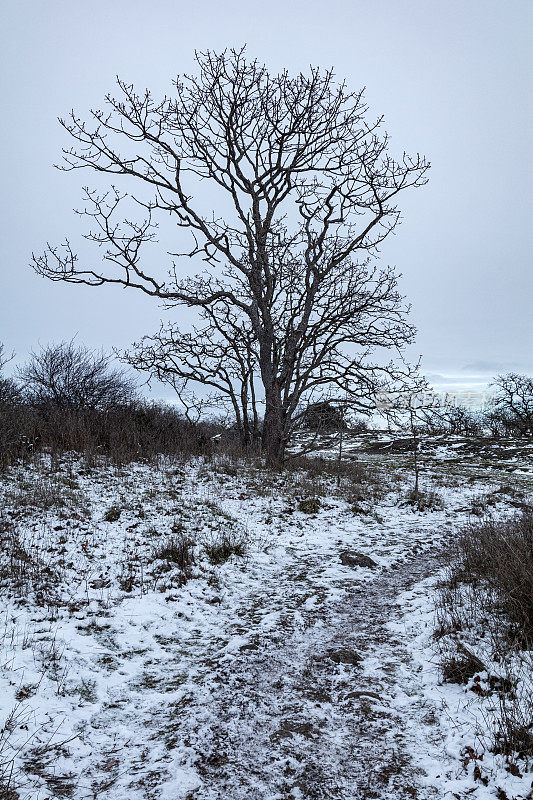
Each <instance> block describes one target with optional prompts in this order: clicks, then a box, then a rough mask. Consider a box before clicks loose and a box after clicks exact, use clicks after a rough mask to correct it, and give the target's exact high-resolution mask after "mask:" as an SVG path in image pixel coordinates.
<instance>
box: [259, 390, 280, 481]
mask: <svg viewBox="0 0 533 800" xmlns="http://www.w3.org/2000/svg"><path fill="white" fill-rule="evenodd" d="M265 399H266V407H265V419H264V422H263V435H262V446H263V453H264V454H265V457H266V462H267V464H268V466H270V467H274V468H279V467H280V466H281V464H282V463H283V457H284V455H285V437H284V433H283V429H284V425H283V409H282V403H281V389H280V387H279V386H278V385H277V384H274V386H272V387H271V388H270V390H269V391H268V393H267V395H266V398H265Z"/></svg>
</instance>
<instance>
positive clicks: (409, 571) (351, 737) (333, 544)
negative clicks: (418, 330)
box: [0, 456, 531, 800]
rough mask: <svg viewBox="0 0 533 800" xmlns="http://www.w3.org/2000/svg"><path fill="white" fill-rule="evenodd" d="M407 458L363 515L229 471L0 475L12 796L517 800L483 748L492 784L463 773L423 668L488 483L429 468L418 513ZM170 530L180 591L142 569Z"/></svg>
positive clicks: (435, 686) (435, 676)
mask: <svg viewBox="0 0 533 800" xmlns="http://www.w3.org/2000/svg"><path fill="white" fill-rule="evenodd" d="M370 458H371V457H370V456H368V458H367V459H366V460H369V459H370ZM375 458H376V462H377V463H378V464H379V463H382V462H381V457H380V456H376V457H375ZM407 466H408V465H407V463H404V464H403V465H402V464H400V465H397V474H396V473H395V474H394V475H393V474H392V472H391V467H390V465H388V466H387V468H386V470H384V471H383V472H380V473H379V474H378V475H377V476H376V478H375V479H374V482H373V484H372V486H370V487H366V488H365V490H364V493H365V497H366V495H368V496H371V502H368V500H367V499H363V500H361V489H359V494H358V495H357V497H356V498H354V496H353V494H352V493H351V492H350V491H349V490H348V489H347V488H346V487H342V486H341V487H339V488H337V487H336V485H335V483H334V482H331V483H328V482H327V481H325V480H324V479H321V478H316V479H310V478H308V477H305V476H302V475H298V474H294V475H292V476H289V477H283V476H280V477H275V476H272V475H269V474H268V473H267V472H265V471H264V470H260V469H257V468H253V467H246V468H245V467H239V466H238V465H234V464H232V463H229V462H228V463H226V462H224V461H219V462H215V463H214V464H212V465H209V464H204V463H203V462H194V463H185V464H170V463H162V464H161V465H160V466H159V467H157V468H156V467H150V466H147V465H139V464H137V465H131V466H128V467H124V468H121V469H112V468H110V467H104V466H96V467H93V468H91V469H89V470H88V469H87V468H86V467H85V466H84V465H83V464H81V463H78V462H77V461H76V460H75V459H71V460H65V461H63V462H62V463H61V464H60V465H55V467H54V469H53V470H51V471H50V470H48V474H47V468H46V465H42V464H41V465H31V466H28V467H20V468H17V469H14V470H12V471H11V472H10V473H9V475H8V476H6V477H5V479H4V480H3V482H2V489H1V492H2V495H1V497H0V502H2V511H1V515H0V532H1V534H2V536H3V552H2V558H3V561H2V571H1V576H2V585H3V590H2V607H3V610H2V618H1V620H0V622H1V628H0V635H1V647H0V659H1V660H0V667H1V670H0V697H1V700H0V704H1V713H2V714H3V719H4V720H6V721H7V722H6V724H5V725H4V729H3V733H2V739H1V741H0V763H2V762H3V763H4V764H5V765H6V769H7V770H8V773H7V774H5V775H4V784H5V783H6V781H7V780H8V774H9V770H11V764H13V772H12V779H11V783H10V784H9V785H10V787H12V793H11V795H10V794H8V793H7V792H6V793H5V797H6V798H7V800H16V798H17V797H20V798H31V800H45V799H46V798H52V797H71V798H74V800H81V798H103V799H104V800H141V799H144V800H150V799H151V798H154V800H155V798H161V800H223V799H224V800H225V799H226V798H232V799H233V798H234V799H235V800H240V798H253V799H254V800H255V798H257V800H289V798H291V799H294V800H296V799H297V798H302V799H303V798H309V800H313V799H314V798H317V800H318V798H324V799H325V798H338V800H363V799H364V798H376V799H380V800H385V799H386V798H395V799H398V800H403V799H404V798H420V800H425V798H428V799H429V798H448V797H449V798H454V797H458V798H466V797H470V796H473V797H474V798H476V800H477V799H480V800H485V799H486V798H495V797H499V798H500V800H505V797H507V798H508V800H518V798H525V797H529V796H530V795H528V792H529V790H530V788H531V782H530V778H531V776H529V779H528V777H527V776H526V775H522V776H521V777H518V776H512V775H510V774H509V773H508V772H506V771H505V770H504V765H503V762H502V763H500V762H499V761H498V759H497V758H495V757H490V756H489V754H487V755H486V757H485V767H486V769H485V771H486V775H487V776H488V777H487V785H486V786H485V785H484V784H482V783H480V782H479V781H476V780H475V779H474V777H473V767H474V761H473V760H472V763H471V764H470V763H468V764H466V766H465V756H464V753H465V750H464V748H465V747H467V746H471V747H473V748H474V750H476V754H478V751H479V743H478V742H477V740H476V738H475V726H476V709H475V706H473V705H472V701H471V700H470V698H469V702H468V703H466V702H465V701H464V700H463V696H464V692H463V691H462V689H460V688H459V687H450V686H442V685H440V679H439V671H438V668H437V666H436V664H435V663H433V661H434V659H433V650H432V637H431V634H432V630H433V611H432V605H431V592H432V589H431V587H432V585H433V582H434V580H435V576H436V575H437V573H438V570H439V568H440V566H441V564H442V561H441V551H442V546H443V545H445V544H446V541H447V540H448V539H449V538H450V537H451V536H453V532H454V529H455V528H456V526H457V525H460V524H462V523H464V521H465V520H466V519H467V518H468V515H469V513H470V512H471V510H472V508H473V504H474V506H475V503H476V502H479V495H480V492H481V490H482V491H483V492H485V493H490V492H491V490H494V489H496V488H497V487H498V486H499V485H500V483H499V481H500V477H501V476H500V475H499V474H498V475H497V476H496V480H494V478H492V477H485V478H484V482H483V486H482V487H480V485H479V483H478V482H476V480H474V479H472V480H471V481H470V482H468V481H466V482H465V481H464V480H463V481H458V480H457V478H456V476H455V473H453V474H445V473H443V472H441V474H440V478H439V484H440V485H439V486H438V496H437V498H436V499H437V500H439V499H440V500H441V501H442V504H443V507H442V508H437V509H435V510H432V511H429V512H427V513H419V512H417V511H414V510H413V509H412V507H411V506H408V505H405V504H404V503H403V502H402V501H403V498H404V497H405V494H406V484H405V476H406V473H405V472H404V470H405V469H406V467H407ZM525 466H526V469H525V472H527V469H528V467H527V464H526V465H525ZM431 480H432V486H433V485H434V483H435V481H436V480H437V478H436V477H435V476H434V477H433V478H431ZM425 481H426V483H428V482H429V481H430V470H428V471H427V473H426V476H425ZM377 487H379V490H378V488H377ZM384 487H385V488H384ZM310 498H311V499H315V498H318V500H319V507H316V506H314V505H313V504H311V505H307V506H306V505H305V503H304V505H303V509H304V510H300V508H299V503H300V500H302V499H303V500H308V499H310ZM493 498H495V499H494V501H493V502H491V505H492V507H493V508H494V509H495V510H496V512H497V513H502V514H505V513H509V506H508V505H506V503H507V500H508V499H509V496H508V495H506V494H497V495H493ZM354 509H355V510H354ZM306 512H307V513H306ZM106 516H107V520H106ZM169 537H170V538H172V539H173V540H174V542H179V541H181V542H183V540H184V539H187V540H189V541H190V542H191V543H193V544H191V545H190V549H191V550H192V552H193V554H194V563H193V564H192V565H191V567H190V572H191V577H190V579H189V580H188V581H187V582H186V583H185V584H183V571H182V570H180V569H179V567H178V566H177V565H176V564H174V563H173V562H169V561H168V559H167V560H166V559H165V558H156V557H155V555H157V552H156V551H157V549H158V547H160V546H161V544H162V543H165V542H168V540H169ZM229 552H233V555H231V556H230V558H229V559H228V560H226V561H224V562H222V558H223V557H225V555H227V554H228V553H229ZM221 554H222V555H221ZM362 556H367V557H369V558H370V559H372V561H374V562H375V564H369V565H368V566H358V565H357V564H356V563H355V562H356V561H357V560H361V557H362ZM362 561H363V563H364V558H363V559H362ZM343 562H344V563H343ZM16 582H18V588H15V589H14V588H13V586H14V583H16ZM474 700H475V698H474ZM13 759H14V760H13ZM528 780H529V782H528ZM498 790H500V791H501V792H504V793H505V795H503V794H500V795H498ZM10 791H11V789H10Z"/></svg>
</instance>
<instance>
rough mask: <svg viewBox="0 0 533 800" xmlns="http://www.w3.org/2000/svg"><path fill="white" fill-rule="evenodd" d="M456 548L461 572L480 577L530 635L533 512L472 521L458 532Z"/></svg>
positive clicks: (532, 624) (532, 627)
mask: <svg viewBox="0 0 533 800" xmlns="http://www.w3.org/2000/svg"><path fill="white" fill-rule="evenodd" d="M458 550H459V559H460V566H461V568H462V572H463V575H464V576H466V577H467V578H468V580H469V582H470V583H471V582H472V581H474V580H478V581H482V582H483V583H484V584H485V585H486V587H487V588H488V589H489V590H490V593H491V594H492V596H493V601H494V603H495V605H498V606H499V607H500V608H501V610H502V611H503V612H504V613H505V615H506V616H507V618H508V619H509V620H510V621H511V622H512V623H514V625H515V626H517V627H518V629H519V630H521V631H522V632H523V633H524V634H525V635H527V636H528V637H529V638H531V639H533V513H532V512H527V513H523V514H520V515H516V516H515V517H513V518H512V519H511V520H508V521H507V522H501V521H497V520H494V519H489V520H486V521H484V522H481V523H480V524H477V525H475V524H472V525H470V526H469V527H467V528H465V529H464V530H463V531H462V532H461V534H460V536H459V540H458Z"/></svg>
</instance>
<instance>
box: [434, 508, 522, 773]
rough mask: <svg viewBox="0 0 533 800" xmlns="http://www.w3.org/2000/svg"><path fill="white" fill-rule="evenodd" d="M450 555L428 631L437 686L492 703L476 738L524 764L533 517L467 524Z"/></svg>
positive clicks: (520, 516)
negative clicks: (465, 690) (461, 687)
mask: <svg viewBox="0 0 533 800" xmlns="http://www.w3.org/2000/svg"><path fill="white" fill-rule="evenodd" d="M451 555H452V563H451V565H450V568H449V571H448V574H447V577H446V578H445V580H444V581H443V582H442V583H441V585H440V586H439V592H438V603H437V621H438V627H437V630H436V631H435V638H436V639H437V640H438V642H439V649H440V654H441V658H440V666H441V670H442V676H443V679H444V680H445V681H448V682H453V683H461V684H466V685H467V686H469V691H474V692H475V693H476V694H478V695H479V696H480V697H484V696H489V695H490V696H491V697H492V696H494V699H495V700H496V702H494V700H492V701H491V709H490V714H489V713H488V712H487V718H486V726H485V730H484V731H481V735H485V736H488V737H489V738H490V739H491V741H492V744H491V746H492V749H493V751H494V752H495V753H500V754H503V755H504V756H505V757H506V759H509V758H511V757H518V758H524V759H526V760H527V759H531V758H533V715H532V709H533V513H532V512H530V511H528V512H522V513H521V514H518V515H516V516H514V517H512V518H511V519H508V520H497V519H494V518H489V519H483V520H479V521H475V522H471V523H470V524H469V525H468V526H467V527H465V528H464V529H463V530H462V531H460V533H459V536H458V539H457V542H456V547H455V551H453V552H452V553H451ZM465 642H466V643H467V644H468V646H466V645H465ZM474 651H476V652H474ZM481 676H482V677H481ZM472 678H473V680H474V683H472ZM476 681H477V683H475V682H476ZM469 682H470V683H469Z"/></svg>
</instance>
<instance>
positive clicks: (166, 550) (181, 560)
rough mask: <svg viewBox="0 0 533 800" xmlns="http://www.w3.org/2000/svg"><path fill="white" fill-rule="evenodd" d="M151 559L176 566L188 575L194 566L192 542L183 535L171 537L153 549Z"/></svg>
mask: <svg viewBox="0 0 533 800" xmlns="http://www.w3.org/2000/svg"><path fill="white" fill-rule="evenodd" d="M152 557H153V559H154V560H155V561H165V562H166V563H167V564H170V565H172V566H177V567H178V569H180V570H181V572H183V573H184V575H188V574H189V573H190V570H191V567H192V565H193V564H194V542H193V541H192V540H191V539H189V538H188V537H187V536H185V535H181V536H178V535H176V536H171V537H169V538H168V539H166V540H165V541H164V542H162V543H161V544H160V545H158V546H157V547H156V548H155V550H154V552H153V556H152Z"/></svg>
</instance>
